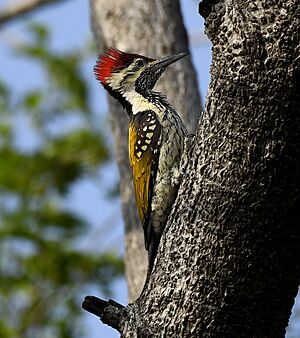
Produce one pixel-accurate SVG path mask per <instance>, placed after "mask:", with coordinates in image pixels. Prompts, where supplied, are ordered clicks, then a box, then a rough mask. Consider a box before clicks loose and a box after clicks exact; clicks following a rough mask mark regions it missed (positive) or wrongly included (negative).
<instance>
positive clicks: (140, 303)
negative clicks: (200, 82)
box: [98, 0, 300, 338]
mask: <svg viewBox="0 0 300 338" xmlns="http://www.w3.org/2000/svg"><path fill="white" fill-rule="evenodd" d="M211 3H214V4H212V5H210V4H209V2H208V1H206V5H204V6H205V7H204V8H202V11H201V12H202V13H205V16H206V17H207V18H206V32H207V34H208V36H209V38H210V39H211V41H212V43H213V63H212V68H211V74H212V79H211V83H210V87H209V92H208V97H207V100H206V109H205V112H204V113H203V115H202V118H201V121H200V124H199V130H198V132H197V135H196V138H195V140H194V143H193V146H192V147H191V148H190V150H189V152H188V153H187V154H186V158H187V159H188V160H189V159H190V160H189V161H188V163H187V167H186V168H185V173H186V174H185V175H184V177H183V182H182V184H181V187H180V191H179V195H178V198H177V200H176V202H175V205H174V207H173V211H172V214H171V216H170V218H169V221H168V225H167V229H166V231H165V233H164V236H163V238H162V242H161V245H160V248H159V252H158V257H157V261H156V265H155V267H154V271H153V273H152V275H151V278H150V281H149V284H148V285H147V287H146V288H145V290H144V292H143V293H142V295H141V296H140V297H139V299H137V300H136V301H135V302H134V303H133V304H130V305H129V306H128V307H127V308H119V307H116V306H115V305H114V304H111V303H107V304H105V306H103V309H104V310H103V311H104V315H103V316H102V314H101V313H100V314H98V315H100V317H103V318H102V319H104V320H105V322H107V323H109V324H110V322H111V321H110V315H111V314H112V313H113V314H114V315H115V316H114V318H115V319H116V318H118V316H119V317H120V320H117V321H116V322H114V324H113V327H115V328H116V329H117V330H118V331H119V332H120V333H121V334H122V337H130V338H132V337H139V338H140V337H182V338H184V337H214V338H215V337H216V338H217V337H218V338H220V337H222V338H224V337H228V338H229V337H230V338H232V337H249V338H250V337H251V338H253V337H258V338H276V337H284V333H285V328H286V326H287V324H288V319H289V316H290V311H291V308H292V305H293V301H294V297H295V296H296V294H297V289H298V284H299V277H300V259H299V257H300V227H299V216H300V215H299V214H300V203H299V196H300V186H299V182H300V180H299V171H300V156H299V155H300V154H299V152H300V147H299V145H300V144H299V143H300V95H299V93H300V56H299V55H300V33H299V27H300V15H299V13H300V1H299V0H284V1H283V0H276V1H275V0H268V1H258V0H257V1H254V0H240V1H237V0H236V1H233V0H224V1H211ZM204 9H205V10H204ZM101 311H102V310H101ZM113 311H115V312H113ZM116 313H117V315H116Z"/></svg>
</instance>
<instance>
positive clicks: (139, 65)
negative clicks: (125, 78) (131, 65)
mask: <svg viewBox="0 0 300 338" xmlns="http://www.w3.org/2000/svg"><path fill="white" fill-rule="evenodd" d="M144 64H145V60H143V59H138V60H137V61H136V63H135V66H136V67H137V68H140V67H142V66H144Z"/></svg>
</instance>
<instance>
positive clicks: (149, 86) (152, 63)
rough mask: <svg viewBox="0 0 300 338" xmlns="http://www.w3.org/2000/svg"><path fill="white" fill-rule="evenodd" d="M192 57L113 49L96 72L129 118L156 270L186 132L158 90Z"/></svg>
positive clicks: (140, 203) (132, 155)
mask: <svg viewBox="0 0 300 338" xmlns="http://www.w3.org/2000/svg"><path fill="white" fill-rule="evenodd" d="M186 55H188V53H181V54H178V55H174V56H170V57H165V58H161V59H152V58H149V57H146V56H143V55H139V54H130V53H125V52H122V51H120V50H116V49H109V50H108V52H107V54H105V55H102V56H99V58H98V61H97V63H96V66H95V68H94V72H95V75H96V78H97V79H98V80H99V81H100V82H101V84H102V85H103V86H104V88H105V89H106V90H107V91H108V92H109V93H110V94H111V95H112V96H113V97H115V98H116V99H117V100H118V101H119V102H120V103H121V105H122V106H123V107H124V108H125V109H126V111H127V114H128V116H129V160H130V164H131V168H132V174H133V183H134V188H135V197H136V204H137V209H138V214H139V218H140V222H141V225H142V227H143V230H144V239H145V247H146V250H147V251H148V274H147V279H148V277H149V275H150V273H151V271H152V268H153V264H154V259H155V256H156V253H157V249H158V245H159V241H160V238H161V235H162V233H163V230H164V227H165V224H166V222H167V218H168V215H169V212H170V208H171V206H172V204H173V202H174V200H175V197H176V195H177V192H178V187H179V181H180V179H179V177H180V168H179V167H180V159H181V155H182V153H183V150H184V144H185V138H186V136H187V129H186V127H185V125H184V124H183V122H182V120H181V118H180V116H179V115H178V113H177V112H176V111H175V110H174V109H173V108H172V106H171V105H170V104H169V103H168V102H167V100H166V97H165V96H164V95H163V94H162V93H159V92H155V91H153V87H154V86H155V84H156V82H157V80H158V79H159V78H160V76H161V75H162V74H163V72H164V71H165V69H166V67H167V66H169V65H170V64H172V63H174V62H176V61H178V60H180V59H181V58H183V57H185V56H186Z"/></svg>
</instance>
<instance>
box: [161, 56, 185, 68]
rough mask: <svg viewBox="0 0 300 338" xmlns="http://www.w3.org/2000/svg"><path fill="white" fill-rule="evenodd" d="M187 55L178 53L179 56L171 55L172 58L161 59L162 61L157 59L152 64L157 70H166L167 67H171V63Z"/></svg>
mask: <svg viewBox="0 0 300 338" xmlns="http://www.w3.org/2000/svg"><path fill="white" fill-rule="evenodd" d="M187 55H189V53H180V54H176V55H172V56H167V57H165V58H162V59H158V60H156V62H155V63H154V67H155V68H157V69H159V68H166V67H168V66H169V65H171V64H172V63H174V62H176V61H178V60H180V59H182V58H184V57H185V56H187Z"/></svg>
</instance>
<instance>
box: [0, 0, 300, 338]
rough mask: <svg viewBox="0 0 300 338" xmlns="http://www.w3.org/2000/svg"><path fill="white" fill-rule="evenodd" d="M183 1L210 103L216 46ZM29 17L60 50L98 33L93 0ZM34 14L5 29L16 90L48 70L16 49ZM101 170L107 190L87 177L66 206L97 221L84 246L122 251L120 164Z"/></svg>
mask: <svg viewBox="0 0 300 338" xmlns="http://www.w3.org/2000/svg"><path fill="white" fill-rule="evenodd" d="M10 2H12V0H10V1H9V0H2V1H1V3H0V9H1V6H4V5H5V4H8V3H10ZM181 5H182V12H183V17H184V22H185V25H186V28H187V31H188V33H189V36H190V41H191V52H192V55H191V57H192V60H193V62H194V65H195V67H196V69H197V73H198V80H199V88H200V92H201V95H202V99H203V101H204V99H205V95H206V92H207V88H208V85H209V79H210V75H209V67H210V63H211V45H210V42H209V41H208V39H207V38H206V37H205V36H204V35H203V30H204V23H203V20H202V18H201V17H200V16H199V15H198V13H197V6H198V2H197V1H195V0H182V1H181ZM28 18H30V20H33V21H37V22H43V23H46V24H47V25H49V26H50V27H51V31H52V36H53V39H52V41H51V44H52V47H53V48H54V49H55V50H57V51H64V50H70V49H72V48H76V47H81V46H83V45H84V43H85V41H86V39H87V38H91V36H92V34H91V30H90V21H89V18H90V16H89V1H87V0H72V1H66V2H64V3H61V4H57V5H53V6H48V7H45V8H44V9H40V10H38V11H37V12H35V13H34V14H31V15H30V16H28ZM28 18H26V17H24V18H22V19H20V20H16V21H13V22H11V23H10V24H9V25H7V26H6V27H5V29H2V31H0V76H1V77H2V78H4V80H5V81H6V82H8V83H10V84H11V85H12V87H13V88H14V90H15V93H18V92H22V90H23V89H24V88H30V87H33V88H34V87H36V86H39V84H41V83H43V81H45V79H44V78H43V73H42V72H41V70H40V69H39V67H38V66H37V65H36V64H34V62H30V61H29V60H22V59H20V58H16V57H15V56H14V55H12V54H11V51H10V45H11V43H18V42H19V41H22V39H24V38H26V37H24V35H23V34H22V27H24V24H26V22H28ZM57 23H60V24H57ZM95 58H96V56H95ZM92 68H93V61H91V63H90V64H87V65H86V68H85V69H84V72H85V76H87V77H88V78H91V79H94V75H93V70H92ZM16 75H18V76H16ZM200 79H201V80H200ZM91 91H92V104H93V106H94V107H95V110H97V111H98V112H99V116H104V114H105V112H106V111H107V103H106V100H105V95H104V92H103V91H102V89H100V88H99V84H98V83H97V82H96V81H95V80H93V81H91ZM63 127H65V126H63ZM17 128H18V132H17V134H18V140H17V142H18V144H19V145H20V147H27V148H34V147H35V146H37V144H38V139H37V138H36V137H34V136H33V135H32V133H31V132H30V127H29V126H28V128H26V120H24V121H21V123H19V125H18V127H17ZM53 128H54V129H55V128H61V126H53ZM101 171H102V172H101V184H102V185H103V187H102V188H103V189H101V191H102V192H99V189H98V188H96V187H95V185H94V183H93V182H91V181H89V180H82V181H81V182H80V183H79V184H76V185H75V186H74V187H73V188H72V189H71V192H70V194H69V197H68V200H67V202H66V204H67V207H70V208H75V209H76V210H77V212H78V213H79V215H83V216H84V218H85V219H88V220H89V221H90V223H91V224H92V225H93V227H92V230H91V232H90V233H89V234H87V236H86V238H84V239H83V241H82V242H81V243H79V246H81V247H82V248H83V249H84V248H92V249H93V251H97V250H98V248H99V242H100V239H101V243H103V240H102V239H103V238H105V242H104V244H102V250H106V249H112V250H116V251H117V252H119V253H121V254H122V253H123V251H124V247H123V238H124V233H123V222H122V215H121V210H120V201H119V200H118V199H116V200H115V202H114V203H112V202H111V201H107V198H106V193H105V191H106V190H107V188H108V187H110V186H111V184H112V183H113V182H114V181H115V179H116V176H117V175H118V172H117V168H116V165H115V163H110V164H108V165H106V166H104V168H103V169H102V170H101ZM111 223H113V224H116V227H115V229H114V231H111V229H107V227H106V228H105V227H104V230H103V226H101V225H103V224H111ZM98 296H101V295H98ZM114 299H115V300H116V301H118V302H120V303H122V304H127V291H126V282H125V279H124V278H122V279H119V280H118V281H117V282H115V283H114ZM296 311H300V305H299V303H298V304H297V306H296V307H295V308H294V313H296ZM84 317H85V323H86V325H87V326H88V327H89V334H88V336H86V338H102V337H105V338H114V337H119V335H118V333H117V332H115V331H114V330H113V329H111V328H109V327H107V326H106V325H103V324H102V323H100V322H99V320H98V319H97V318H96V317H94V316H92V315H90V314H88V313H84ZM297 334H298V335H297ZM287 337H288V338H299V337H300V322H299V321H296V320H293V322H292V325H291V329H290V331H289V334H288V335H287Z"/></svg>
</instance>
